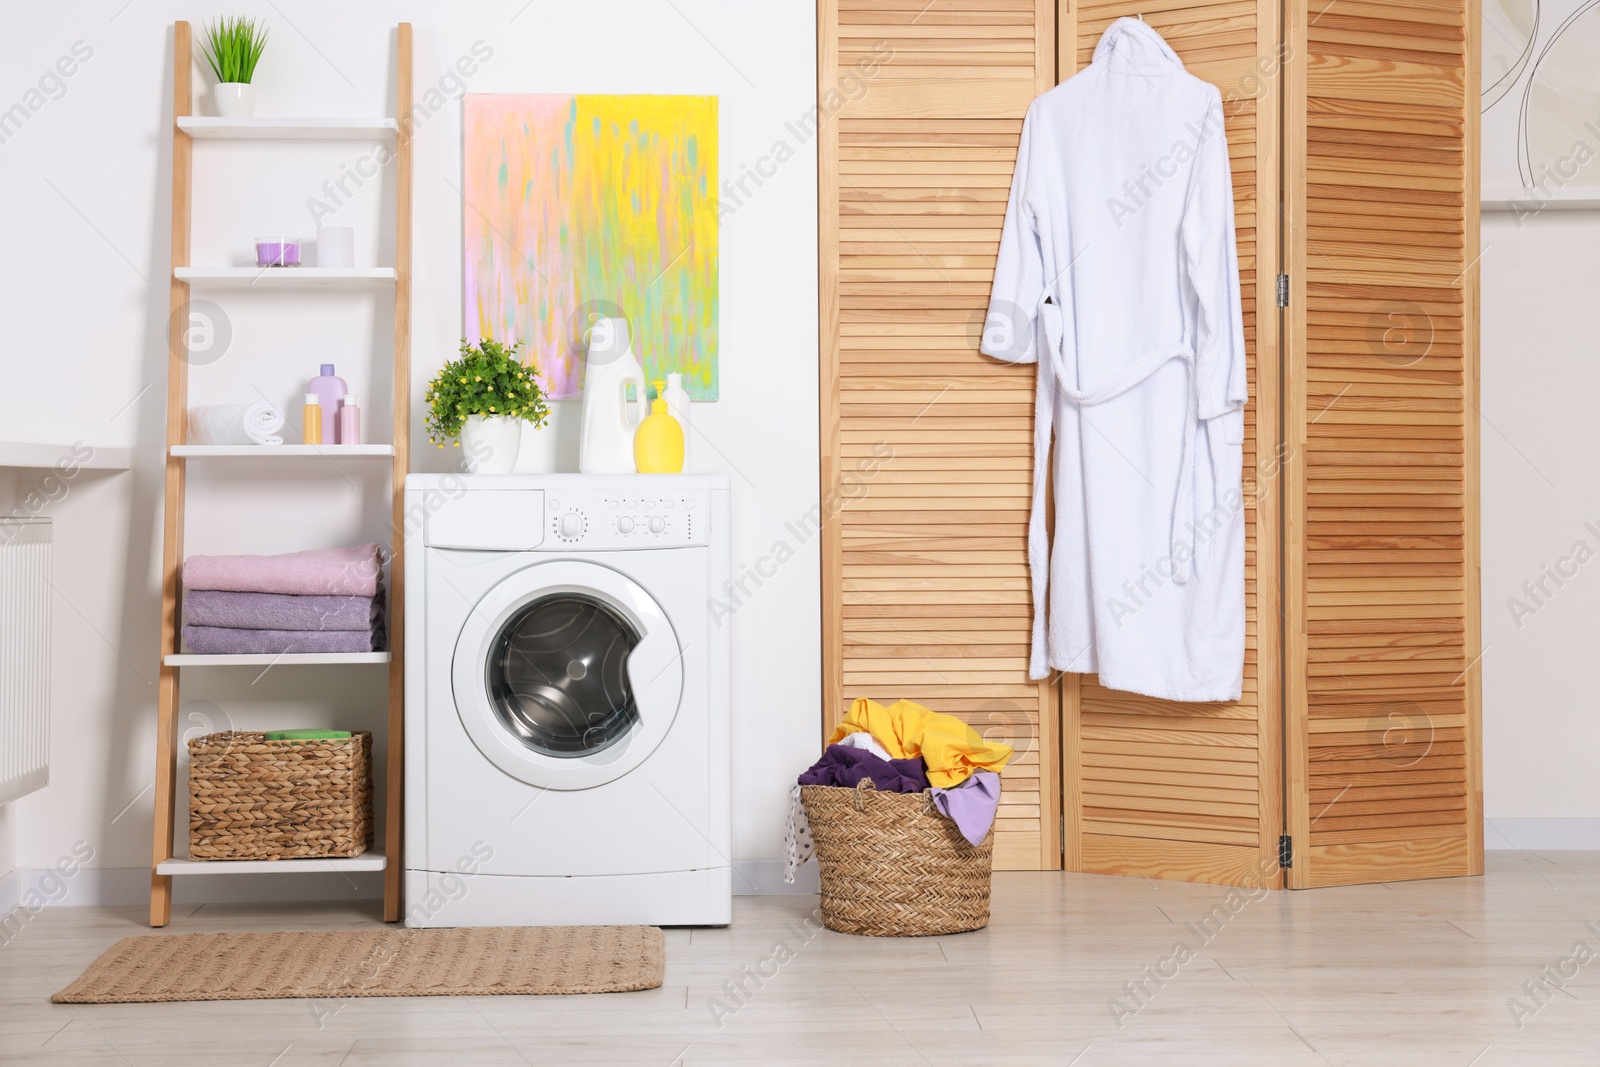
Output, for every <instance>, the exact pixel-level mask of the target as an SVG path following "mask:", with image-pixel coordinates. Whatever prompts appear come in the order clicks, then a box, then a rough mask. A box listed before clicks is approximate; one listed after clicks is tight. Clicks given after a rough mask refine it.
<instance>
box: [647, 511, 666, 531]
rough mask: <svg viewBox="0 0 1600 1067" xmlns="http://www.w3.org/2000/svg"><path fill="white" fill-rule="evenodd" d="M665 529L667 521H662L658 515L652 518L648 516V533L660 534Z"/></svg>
mask: <svg viewBox="0 0 1600 1067" xmlns="http://www.w3.org/2000/svg"><path fill="white" fill-rule="evenodd" d="M666 528H667V520H666V519H663V518H662V517H661V516H660V515H652V516H650V532H651V533H661V532H662V531H663V530H665V529H666Z"/></svg>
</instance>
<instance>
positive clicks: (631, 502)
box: [622, 500, 639, 508]
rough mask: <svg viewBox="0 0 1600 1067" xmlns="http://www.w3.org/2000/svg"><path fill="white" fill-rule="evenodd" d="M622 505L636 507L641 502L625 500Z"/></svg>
mask: <svg viewBox="0 0 1600 1067" xmlns="http://www.w3.org/2000/svg"><path fill="white" fill-rule="evenodd" d="M622 505H623V507H629V508H636V507H638V506H639V502H638V501H637V500H624V501H623V502H622Z"/></svg>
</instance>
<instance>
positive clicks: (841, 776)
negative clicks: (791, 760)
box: [800, 745, 928, 793]
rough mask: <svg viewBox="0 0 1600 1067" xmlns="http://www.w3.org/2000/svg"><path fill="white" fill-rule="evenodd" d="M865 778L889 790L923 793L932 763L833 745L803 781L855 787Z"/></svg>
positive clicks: (808, 783) (801, 781)
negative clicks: (881, 755) (929, 766)
mask: <svg viewBox="0 0 1600 1067" xmlns="http://www.w3.org/2000/svg"><path fill="white" fill-rule="evenodd" d="M863 778H870V779H872V785H873V788H875V789H879V790H882V791H883V792H885V793H920V792H922V791H923V790H924V789H926V788H928V767H927V764H925V763H923V762H922V758H921V757H920V756H919V757H917V758H916V759H892V760H885V759H879V758H878V757H877V756H874V755H873V754H872V753H870V752H868V751H866V750H865V749H861V748H849V747H846V746H845V745H829V746H828V750H827V751H826V752H824V753H823V754H822V758H821V759H819V760H817V762H815V763H813V764H812V765H811V769H810V770H808V771H806V772H805V773H804V774H802V775H801V776H800V784H801V785H842V786H849V787H854V786H855V785H856V784H857V783H859V782H860V781H861V780H862V779H863Z"/></svg>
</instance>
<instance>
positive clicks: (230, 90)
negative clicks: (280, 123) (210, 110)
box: [211, 82, 256, 119]
mask: <svg viewBox="0 0 1600 1067" xmlns="http://www.w3.org/2000/svg"><path fill="white" fill-rule="evenodd" d="M211 98H212V100H214V101H215V102H216V105H217V114H218V115H221V116H222V117H223V118H225V119H247V118H249V117H250V116H251V115H254V114H255V113H256V87H255V86H254V85H251V84H250V83H249V82H218V83H217V84H216V85H213V86H212V87H211Z"/></svg>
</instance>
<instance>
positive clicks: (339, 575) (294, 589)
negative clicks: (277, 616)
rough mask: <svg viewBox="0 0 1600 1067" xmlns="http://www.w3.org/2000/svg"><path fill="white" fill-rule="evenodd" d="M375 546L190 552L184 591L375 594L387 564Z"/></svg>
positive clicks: (337, 594) (318, 594)
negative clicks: (233, 553) (242, 552)
mask: <svg viewBox="0 0 1600 1067" xmlns="http://www.w3.org/2000/svg"><path fill="white" fill-rule="evenodd" d="M379 551H380V550H379V548H378V546H377V545H356V546H355V547H353V548H313V549H309V550H307V551H305V552H286V553H284V554H283V555H281V556H190V557H189V558H188V559H186V560H184V562H183V585H184V588H185V589H227V590H232V591H234V592H237V593H288V594H292V595H296V596H376V595H377V592H378V579H379V578H380V577H381V576H382V574H383V565H382V562H381V559H380V556H379Z"/></svg>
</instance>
